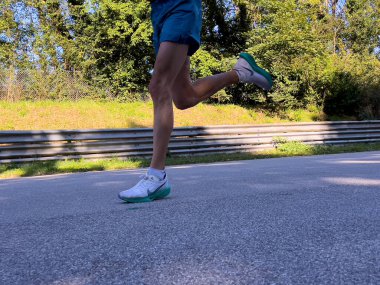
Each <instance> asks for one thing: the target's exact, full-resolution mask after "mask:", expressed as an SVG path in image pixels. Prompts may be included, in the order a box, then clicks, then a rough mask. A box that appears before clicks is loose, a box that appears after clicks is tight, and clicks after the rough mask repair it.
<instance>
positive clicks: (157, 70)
mask: <svg viewBox="0 0 380 285" xmlns="http://www.w3.org/2000/svg"><path fill="white" fill-rule="evenodd" d="M188 48H189V47H188V45H185V44H177V43H172V42H163V43H161V44H160V49H159V51H158V54H157V58H156V62H155V64H154V72H153V77H152V82H154V83H156V84H160V85H163V86H165V87H166V88H172V86H173V84H174V82H175V80H176V78H177V76H178V74H179V73H180V71H181V69H182V68H183V65H184V63H185V62H186V58H187V51H188Z"/></svg>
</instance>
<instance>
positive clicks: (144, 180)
mask: <svg viewBox="0 0 380 285" xmlns="http://www.w3.org/2000/svg"><path fill="white" fill-rule="evenodd" d="M139 178H140V179H141V180H140V181H139V183H138V185H141V186H145V185H146V184H149V182H155V180H154V179H153V176H152V175H147V174H143V175H140V177H139Z"/></svg>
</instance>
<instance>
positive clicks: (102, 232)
mask: <svg viewBox="0 0 380 285" xmlns="http://www.w3.org/2000/svg"><path fill="white" fill-rule="evenodd" d="M142 173H143V170H134V171H111V172H91V173H80V174H68V175H54V176H41V177H34V178H22V179H10V180H0V284H2V285H4V284H12V285H14V284H181V285H182V284H334V285H337V284H345V285H346V284H380V152H367V153H355V154H341V155H329V156H314V157H297V158H280V159H266V160H254V161H239V162H230V163H216V164H207V165H206V164H203V165H189V166H178V167H170V168H168V174H169V177H170V178H171V182H172V184H173V188H174V189H173V192H172V195H171V196H170V198H167V199H164V200H161V201H156V202H153V203H145V204H125V203H122V202H121V201H119V200H118V198H117V193H118V192H119V191H121V190H123V189H125V188H127V187H130V186H132V185H133V184H134V183H135V182H136V181H137V179H138V176H139V175H140V174H142Z"/></svg>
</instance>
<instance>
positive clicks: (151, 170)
mask: <svg viewBox="0 0 380 285" xmlns="http://www.w3.org/2000/svg"><path fill="white" fill-rule="evenodd" d="M147 174H148V175H153V176H156V177H157V178H159V179H160V180H163V179H164V178H165V175H166V171H165V169H156V168H153V167H149V168H148V172H147Z"/></svg>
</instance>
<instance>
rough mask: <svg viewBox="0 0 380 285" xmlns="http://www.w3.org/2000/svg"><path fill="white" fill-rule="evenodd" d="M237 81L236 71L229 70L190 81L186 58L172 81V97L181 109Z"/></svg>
mask: <svg viewBox="0 0 380 285" xmlns="http://www.w3.org/2000/svg"><path fill="white" fill-rule="evenodd" d="M238 82H239V77H238V75H237V73H236V72H235V71H233V70H231V71H228V72H224V73H220V74H216V75H213V76H208V77H205V78H202V79H198V80H197V81H195V82H194V83H192V82H191V79H190V59H189V58H187V59H186V62H185V64H184V65H183V67H182V69H181V71H180V72H179V74H178V76H177V78H176V80H175V82H174V85H173V88H172V92H173V93H172V97H173V100H174V103H175V105H176V107H177V108H178V109H182V110H183V109H187V108H190V107H193V106H195V105H196V104H198V103H199V102H202V101H204V100H206V99H207V98H209V97H210V96H212V95H214V94H215V93H216V92H218V91H219V90H221V89H223V88H225V87H227V86H230V85H232V84H237V83H238Z"/></svg>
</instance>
